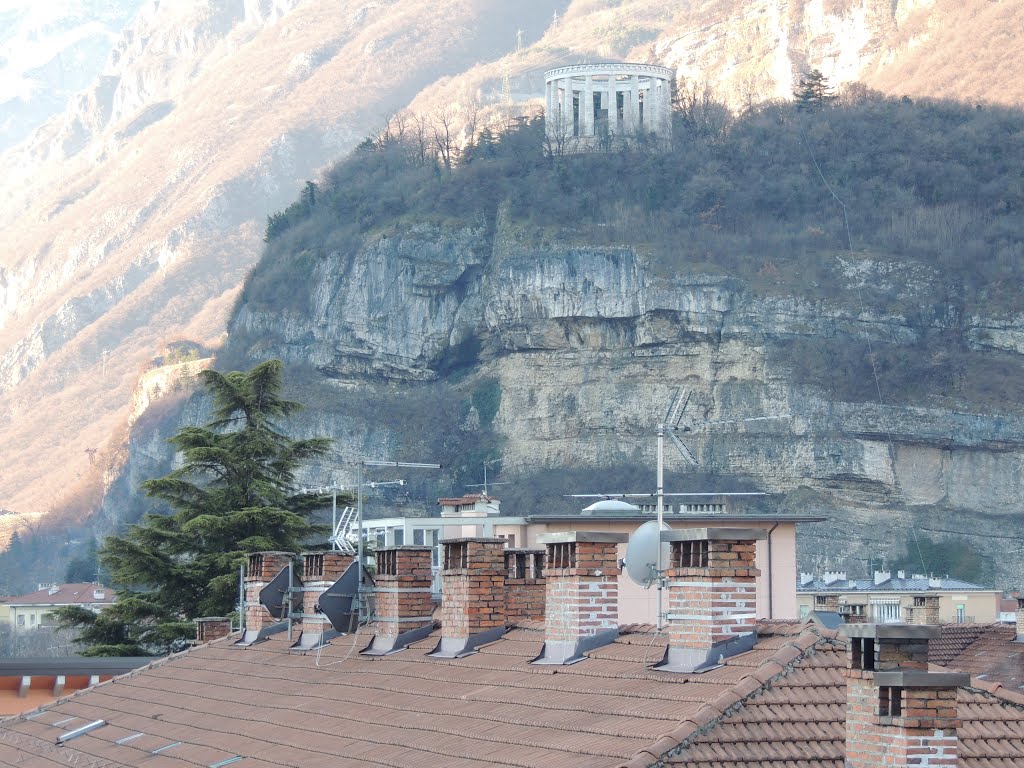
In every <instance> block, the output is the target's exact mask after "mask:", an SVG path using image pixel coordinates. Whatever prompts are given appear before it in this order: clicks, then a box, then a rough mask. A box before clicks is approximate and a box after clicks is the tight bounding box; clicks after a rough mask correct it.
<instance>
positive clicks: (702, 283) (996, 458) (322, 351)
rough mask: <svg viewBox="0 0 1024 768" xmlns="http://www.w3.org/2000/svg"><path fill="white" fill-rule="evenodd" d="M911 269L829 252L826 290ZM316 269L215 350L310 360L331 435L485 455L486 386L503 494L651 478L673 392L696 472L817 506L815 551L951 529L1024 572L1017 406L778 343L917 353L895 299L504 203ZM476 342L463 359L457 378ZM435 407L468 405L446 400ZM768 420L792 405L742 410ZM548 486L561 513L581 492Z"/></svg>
mask: <svg viewBox="0 0 1024 768" xmlns="http://www.w3.org/2000/svg"><path fill="white" fill-rule="evenodd" d="M920 270H921V267H920V266H919V265H918V266H914V267H912V266H910V265H900V264H894V263H882V262H872V261H867V260H865V261H860V260H856V261H850V262H846V263H843V264H837V268H836V271H835V275H834V276H835V279H836V280H838V281H840V284H839V285H838V286H837V294H838V295H843V294H847V295H848V294H850V293H852V292H855V291H856V290H857V288H858V286H864V285H869V286H874V287H872V288H868V289H867V290H868V291H869V293H871V294H873V293H874V291H875V290H878V291H881V292H885V291H887V290H888V287H891V285H893V284H897V285H900V286H902V287H901V288H900V290H901V291H903V292H904V296H903V298H904V299H905V300H906V302H908V303H910V304H912V303H913V301H914V300H915V298H917V299H918V300H923V298H924V296H923V295H922V296H916V297H915V292H916V291H922V292H923V291H924V290H925V289H924V288H920V287H918V288H915V286H923V285H926V284H927V281H922V280H921V275H920V273H919V272H920ZM309 286H310V292H309V296H308V299H309V302H310V305H309V306H310V311H309V312H308V313H301V314H300V313H294V314H287V313H286V314H285V315H280V314H278V313H265V312H261V311H259V310H258V309H257V308H256V305H254V304H247V305H244V306H243V307H242V309H241V311H240V312H239V314H238V316H237V317H236V320H235V322H234V324H233V325H232V327H231V334H230V342H229V348H228V353H229V354H230V355H231V356H232V359H233V360H235V361H243V360H245V359H246V358H248V360H250V361H252V362H255V361H257V360H259V359H263V358H265V357H267V356H270V355H276V356H280V357H282V358H283V359H286V360H289V361H290V362H292V363H293V364H294V365H295V366H296V367H298V368H301V369H302V370H305V371H307V374H305V375H307V376H308V375H310V374H309V366H310V365H312V366H314V367H315V369H316V371H315V373H314V374H312V375H313V378H314V379H316V380H317V381H318V382H319V385H320V386H321V387H323V392H325V393H327V394H325V395H324V397H323V399H322V400H317V398H316V397H314V398H313V403H314V407H313V408H312V409H311V411H310V413H309V414H307V416H306V417H304V421H303V427H302V429H303V431H305V432H308V433H310V434H315V433H317V432H318V431H319V432H320V433H327V434H331V435H332V436H335V437H336V438H338V439H339V444H340V445H341V446H343V447H342V448H341V451H342V453H343V454H346V455H347V456H348V457H349V458H351V457H352V456H353V455H363V456H370V457H374V458H395V456H393V455H392V452H393V451H396V450H397V451H403V450H404V451H407V452H408V451H409V450H414V451H420V452H422V453H423V454H424V455H426V454H427V453H430V454H432V455H434V456H435V457H437V456H438V455H442V456H443V459H442V460H444V461H449V460H454V461H455V462H459V461H463V462H464V461H471V460H473V459H475V458H477V457H479V455H480V453H479V451H477V452H474V450H468V449H467V446H476V445H477V443H476V442H475V441H477V440H478V439H479V432H480V429H479V428H480V423H479V414H474V413H472V411H473V408H472V406H470V405H469V403H470V401H471V398H472V395H473V393H475V392H479V391H480V388H481V387H482V386H485V385H486V386H491V387H494V382H497V392H498V395H499V399H500V405H499V406H498V407H497V410H496V412H495V413H494V414H493V419H492V421H491V422H490V424H486V425H484V431H487V428H488V427H491V428H493V430H494V432H495V433H496V436H497V439H496V441H495V442H494V443H493V444H489V445H490V448H491V450H492V451H494V453H493V454H488V455H496V456H500V458H501V461H502V472H503V474H502V479H510V480H513V481H514V483H515V485H516V486H518V488H519V490H515V489H513V490H507V489H503V490H504V491H505V493H503V494H502V495H503V496H504V497H506V498H507V499H509V501H507V502H506V507H508V506H509V504H512V503H514V499H515V498H517V497H518V496H519V495H520V494H521V490H522V488H523V487H526V486H529V485H530V484H531V483H533V482H535V480H536V479H537V478H539V477H540V476H541V475H543V474H544V472H545V470H566V471H568V472H573V471H576V472H578V471H579V470H589V471H590V474H589V476H588V475H587V474H586V473H584V474H583V475H579V474H576V475H573V482H575V483H577V484H579V483H582V482H588V483H589V485H588V486H586V487H568V486H565V485H563V486H560V487H559V488H557V489H553V490H555V493H569V492H593V491H617V490H622V489H620V488H618V487H615V488H612V487H605V486H606V482H611V480H610V479H609V478H610V477H611V476H612V474H611V471H613V470H614V468H615V467H617V466H622V465H631V466H640V467H643V468H644V471H645V472H646V474H644V472H641V474H640V475H639V477H642V478H644V479H643V480H642V481H641V482H642V483H643V484H644V487H642V488H636V489H630V490H650V489H649V488H648V487H647V486H651V485H653V476H654V466H653V459H654V440H653V430H654V427H655V424H656V423H657V421H658V420H659V419H660V418H661V416H662V413H663V412H664V409H665V408H666V406H667V404H668V402H669V398H670V395H671V392H672V390H673V389H674V388H675V387H682V388H684V389H686V390H687V391H688V392H689V393H690V398H689V401H688V404H687V407H686V409H685V410H684V412H683V417H682V420H681V422H680V431H681V432H680V433H681V434H683V435H684V439H685V441H686V442H687V443H688V444H689V446H690V448H691V449H692V450H693V452H694V454H695V455H696V456H697V458H698V460H699V462H700V465H701V467H700V470H701V471H703V472H706V473H710V474H712V475H717V476H718V480H717V482H719V483H721V482H722V481H723V480H728V479H732V480H736V479H740V480H742V481H744V482H747V483H749V484H753V485H754V486H756V487H758V488H760V489H763V490H766V491H770V492H772V493H773V494H777V495H776V496H775V497H774V498H773V500H772V501H771V502H770V504H771V505H773V506H776V507H777V508H781V509H786V510H788V511H791V512H793V511H799V512H805V513H820V514H823V515H826V516H828V517H829V521H828V522H827V523H823V524H820V525H808V526H804V528H803V530H802V531H801V537H802V540H801V547H800V556H801V565H802V567H803V568H804V569H805V570H808V569H810V568H811V567H815V566H817V567H822V566H826V565H828V566H835V567H848V568H849V569H850V570H851V571H855V572H856V571H860V570H862V569H863V567H864V566H863V564H864V562H865V560H866V559H867V558H868V557H875V558H878V557H886V556H888V557H890V558H892V557H898V556H900V555H901V554H902V548H903V546H904V544H905V542H907V541H908V539H909V538H910V537H912V536H921V537H929V538H934V539H938V540H941V539H947V538H948V537H951V536H952V537H954V538H955V540H956V541H959V542H962V544H963V545H964V546H970V547H975V548H977V549H978V550H979V551H981V552H983V553H984V554H985V555H986V556H987V557H990V558H992V563H993V571H992V573H993V576H994V577H995V578H996V580H997V583H999V584H1000V585H1011V584H1018V583H1021V580H1022V579H1024V572H1022V571H1021V568H1020V565H1019V562H1018V560H1017V559H1015V558H1007V557H1005V556H1004V553H1005V552H1006V551H1007V549H1008V547H1010V546H1011V544H1012V546H1019V544H1020V541H1019V539H1018V538H1017V537H1018V535H1019V533H1018V532H1017V531H1016V530H1015V529H1014V527H1013V521H1014V520H1015V519H1017V517H1018V516H1019V502H1018V499H1019V498H1020V497H1021V493H1022V492H1024V484H1022V481H1021V472H1020V469H1021V462H1022V460H1024V414H1021V413H1019V412H1018V410H1017V408H1016V405H1015V404H1007V407H1006V410H1005V411H1004V412H1001V413H992V412H986V411H985V410H984V409H979V408H978V407H976V406H975V407H972V406H971V405H970V404H969V403H965V402H956V403H953V402H945V403H943V402H941V401H938V400H935V401H928V400H926V401H924V402H918V403H916V404H913V405H911V404H907V403H906V402H896V401H893V400H887V399H885V398H882V399H881V400H879V399H878V398H876V397H870V398H865V399H861V398H857V399H856V400H844V399H843V397H842V396H841V395H837V392H836V391H834V390H833V389H832V388H831V387H830V386H829V385H828V382H827V381H811V380H808V377H807V376H806V375H804V374H802V372H801V370H799V366H800V365H802V364H803V362H802V361H801V360H799V359H798V358H796V357H794V356H793V355H792V354H791V352H789V351H787V350H788V349H789V346H790V345H791V344H794V343H799V342H801V341H806V340H820V339H826V340H828V343H829V344H832V345H835V346H837V347H843V346H845V345H847V344H850V343H863V342H874V343H877V344H879V345H881V344H892V343H893V341H894V339H895V340H898V341H897V343H898V344H901V345H903V346H904V348H905V355H906V356H907V359H908V360H909V359H910V358H911V357H913V356H914V355H916V354H918V353H917V352H915V344H916V341H917V336H918V334H919V331H918V330H915V329H914V328H913V327H912V326H911V325H908V323H907V320H906V318H905V317H903V316H902V315H901V314H898V313H895V312H888V313H887V312H884V311H879V310H871V311H869V312H865V311H863V309H862V308H859V307H851V306H850V305H849V304H848V303H843V302H839V301H836V302H829V301H823V300H820V299H812V298H801V297H794V296H772V295H768V294H765V293H764V292H759V291H756V290H753V289H752V288H751V286H749V285H747V284H746V283H745V282H744V281H742V280H740V279H737V278H735V277H729V276H725V275H715V274H700V273H691V274H678V275H674V276H671V277H665V276H664V275H663V274H661V272H660V271H659V270H657V269H655V268H654V266H653V265H652V264H651V263H650V262H649V260H648V259H647V258H646V257H645V256H644V254H643V253H640V252H637V251H636V250H635V249H633V248H629V247H588V246H576V247H564V246H559V245H556V244H550V243H549V244H540V245H538V244H536V243H535V242H534V238H533V237H532V236H531V237H527V236H526V233H525V232H524V231H522V230H521V229H520V228H518V227H517V226H515V225H513V224H511V223H508V222H505V224H503V225H501V226H499V227H498V230H497V232H496V233H492V234H488V232H487V231H485V230H484V229H479V230H476V229H472V228H465V229H456V230H450V231H447V230H444V229H439V228H436V227H430V226H420V227H417V228H414V229H412V230H411V231H408V232H405V233H403V234H401V235H400V236H392V237H386V238H383V237H382V238H380V239H377V240H375V241H373V242H370V243H368V244H367V245H366V247H365V248H364V249H363V250H362V251H360V252H359V253H358V254H356V255H355V256H349V257H342V256H341V255H338V254H328V255H327V256H326V257H324V258H323V259H322V260H321V261H320V262H319V263H318V265H317V266H316V268H315V270H314V273H313V274H312V275H311V279H310V280H309ZM887 286H888V287H887ZM869 299H870V297H869ZM903 306H906V304H903ZM1003 323H1009V324H1010V325H1012V326H1015V328H1016V329H1015V330H1012V331H1009V333H1010V335H1011V336H1014V337H1015V338H1016V339H1017V340H1018V341H1019V339H1020V337H1019V333H1020V331H1021V330H1022V328H1024V327H1022V326H1021V325H1020V324H1019V323H1018V322H1016V321H1013V320H1010V319H1008V318H1001V319H997V318H982V317H976V318H972V319H971V320H970V321H969V323H968V328H967V329H966V331H965V332H964V335H965V337H966V338H967V339H970V340H971V341H970V343H971V344H972V345H974V347H975V348H976V349H977V350H979V351H984V350H985V349H990V348H991V347H990V345H991V343H992V342H991V341H990V338H991V337H990V336H989V332H988V331H986V330H985V329H986V328H989V327H993V326H996V327H1002V326H1003ZM982 338H984V339H985V341H981V339H982ZM997 343H999V344H1003V343H1005V342H1002V341H1000V342H997ZM1013 343H1017V342H1016V341H1015V342H1013ZM467 349H471V350H473V351H472V352H471V353H469V354H468V356H464V357H463V358H462V362H463V363H467V364H468V369H465V370H463V371H461V372H457V373H455V374H454V375H453V373H452V369H451V367H450V366H451V363H452V361H453V360H457V359H459V355H460V354H464V353H465V351H466V350H467ZM466 370H469V371H470V372H469V375H468V377H466ZM396 387H397V389H396ZM841 388H842V387H841ZM397 393H401V395H400V396H401V397H404V398H405V399H406V400H407V405H408V408H409V409H410V411H416V410H417V408H418V406H419V407H420V408H421V409H424V410H429V409H431V408H434V409H435V418H434V421H433V427H434V428H435V429H436V432H437V434H438V435H446V437H445V439H444V440H441V439H436V440H432V439H431V437H430V436H429V435H427V436H425V435H423V434H422V433H421V434H418V435H417V437H416V438H415V439H416V440H417V441H418V442H416V443H415V444H411V443H410V434H409V433H410V432H413V431H416V430H415V429H412V428H411V426H410V423H409V421H408V419H410V418H413V417H410V416H409V415H408V414H406V415H402V414H399V413H397V412H396V411H395V408H396V407H397V406H396V405H395V398H396V397H397V396H399V395H398V394H397ZM442 402H448V403H449V404H451V403H452V402H456V403H458V402H462V403H463V404H464V405H463V408H462V409H461V410H460V409H458V408H454V409H450V410H449V411H448V412H444V411H443V409H442V408H441V406H440V405H439V404H440V403H442ZM417 404H418V405H417ZM773 415H774V416H783V418H778V419H773V420H763V419H762V420H757V421H742V420H743V419H746V418H749V417H763V416H773ZM485 418H487V415H486V414H485ZM416 429H419V430H422V425H420V424H419V423H417V425H416ZM428 431H429V430H428ZM406 455H409V454H408V453H404V454H403V456H406ZM674 459H676V460H674ZM677 459H678V457H677V456H675V454H674V452H673V454H672V456H670V457H669V467H670V469H675V470H678V471H680V472H683V465H682V463H681V462H679V461H678V460H677ZM318 471H319V472H321V473H322V472H323V471H324V470H322V469H321V470H318ZM327 471H333V472H335V473H340V474H336V475H335V476H333V479H334V480H340V481H345V480H350V479H351V478H348V477H347V475H346V472H345V471H344V470H343V469H341V470H339V469H334V470H327ZM687 477H688V476H687V475H686V474H685V472H683V473H682V474H677V475H676V476H675V483H676V484H677V485H678V487H675V488H672V489H671V490H689V491H693V490H703V488H698V487H695V486H694V485H692V484H691V483H692V482H694V481H693V480H688V479H687ZM701 482H705V480H704V478H703V476H702V479H701ZM554 502H555V504H554V506H555V507H556V508H560V509H562V510H563V511H564V509H565V505H566V504H569V505H571V504H572V503H573V502H571V501H569V500H564V499H555V500H554ZM508 511H510V512H512V511H524V510H512V509H511V508H509V509H508ZM912 528H913V532H911V529H912Z"/></svg>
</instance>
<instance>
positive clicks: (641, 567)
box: [623, 520, 672, 588]
mask: <svg viewBox="0 0 1024 768" xmlns="http://www.w3.org/2000/svg"><path fill="white" fill-rule="evenodd" d="M670 530H672V529H671V527H670V526H669V525H668V524H667V523H662V524H661V529H660V530H659V529H658V521H657V520H648V521H647V522H646V523H644V524H643V525H641V526H640V527H639V528H637V529H636V530H635V531H633V535H632V536H630V537H629V544H627V545H626V557H625V558H624V559H623V566H624V568H625V570H626V575H627V576H629V578H630V579H632V580H633V581H635V582H636V583H637V584H639V585H640V586H642V587H645V588H646V587H650V586H651V584H653V583H654V582H656V581H657V580H658V566H657V563H658V547H659V546H660V547H661V567H662V568H664V567H665V565H666V563H668V559H669V555H670V554H671V548H670V547H669V545H668V544H663V543H662V542H661V531H670Z"/></svg>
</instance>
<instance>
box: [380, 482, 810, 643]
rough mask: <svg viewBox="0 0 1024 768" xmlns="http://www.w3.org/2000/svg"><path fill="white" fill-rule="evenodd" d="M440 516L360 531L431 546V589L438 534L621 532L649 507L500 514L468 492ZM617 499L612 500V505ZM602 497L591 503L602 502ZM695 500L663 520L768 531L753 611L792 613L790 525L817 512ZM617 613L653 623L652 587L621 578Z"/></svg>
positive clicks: (514, 538)
mask: <svg viewBox="0 0 1024 768" xmlns="http://www.w3.org/2000/svg"><path fill="white" fill-rule="evenodd" d="M438 501H439V504H440V506H441V510H442V512H441V517H392V518H383V519H377V520H367V521H365V522H364V525H363V527H364V531H365V535H366V538H367V541H368V542H369V543H370V546H371V548H374V547H375V548H381V547H390V546H403V545H405V546H409V545H412V546H427V547H430V548H431V550H432V567H433V570H434V573H435V592H436V593H439V592H440V580H439V574H440V571H441V568H442V565H443V562H442V544H441V542H442V541H443V540H444V539H450V538H456V537H470V536H484V537H497V538H503V539H505V540H506V542H507V546H508V547H510V548H536V547H538V546H539V541H540V539H541V537H542V536H544V535H546V534H551V533H559V532H565V531H571V530H575V529H576V528H579V526H580V525H581V524H582V523H585V524H586V527H587V529H588V530H591V531H596V532H602V533H621V534H625V535H626V536H629V535H630V534H632V533H633V532H634V531H635V530H636V529H637V528H639V527H640V526H641V525H643V524H644V523H646V522H648V521H650V520H652V519H654V518H655V515H656V512H655V510H654V509H653V507H652V506H648V507H646V508H638V507H633V506H631V505H628V504H625V505H621V507H622V508H618V509H616V508H610V509H591V510H589V511H584V512H582V513H577V514H564V515H524V516H511V515H502V514H500V512H499V502H498V500H497V499H495V498H493V497H486V500H481V499H480V498H479V497H478V495H476V494H471V495H467V496H465V497H462V498H459V499H439V500H438ZM616 504H618V502H611V506H613V507H614V506H615V505H616ZM601 505H602V502H599V503H598V504H595V505H593V507H600V506H601ZM692 506H694V505H693V504H689V503H685V504H680V505H678V506H677V507H670V508H669V510H668V511H667V512H666V514H665V522H666V523H667V524H668V525H670V526H671V527H672V528H673V529H684V528H699V527H701V526H706V525H708V524H709V523H711V522H713V523H714V524H715V525H729V526H734V527H741V528H754V529H760V530H764V531H767V532H768V534H767V535H766V537H765V538H764V539H763V540H758V541H757V542H756V545H755V546H756V565H757V567H758V568H759V569H760V570H761V572H762V573H763V574H764V576H765V577H764V578H763V579H760V580H759V581H758V583H757V585H756V588H755V591H756V599H757V615H758V617H760V618H772V619H795V618H797V613H798V607H797V592H796V579H795V574H796V526H797V524H798V523H815V522H820V521H821V520H822V519H823V518H820V517H813V516H806V515H787V516H776V515H760V514H752V513H742V512H731V511H725V512H722V511H720V510H723V509H725V510H728V509H729V508H730V505H729V504H728V502H727V497H721V498H718V497H715V498H713V499H710V500H709V502H708V503H707V504H705V505H703V506H707V507H708V508H709V509H713V510H714V511H713V512H698V513H695V512H692V511H690V507H692ZM627 547H628V545H627V544H626V543H621V544H619V545H618V557H619V558H623V557H625V556H626V550H627ZM619 603H620V607H619V613H620V617H621V619H622V620H623V621H624V622H636V623H654V622H655V621H656V617H657V590H656V589H653V588H646V589H645V588H644V587H641V586H640V585H638V584H635V583H634V582H632V581H630V580H629V579H623V580H622V581H621V583H620V585H619Z"/></svg>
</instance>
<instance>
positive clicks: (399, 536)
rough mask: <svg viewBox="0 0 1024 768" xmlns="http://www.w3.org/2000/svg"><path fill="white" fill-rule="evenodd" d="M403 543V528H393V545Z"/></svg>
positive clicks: (399, 545) (397, 545)
mask: <svg viewBox="0 0 1024 768" xmlns="http://www.w3.org/2000/svg"><path fill="white" fill-rule="evenodd" d="M404 544H405V529H404V528H395V546H396V547H401V546H402V545H404Z"/></svg>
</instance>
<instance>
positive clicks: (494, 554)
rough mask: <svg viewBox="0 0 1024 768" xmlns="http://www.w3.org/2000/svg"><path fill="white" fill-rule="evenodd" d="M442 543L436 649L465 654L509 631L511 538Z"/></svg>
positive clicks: (448, 655) (452, 654)
mask: <svg viewBox="0 0 1024 768" xmlns="http://www.w3.org/2000/svg"><path fill="white" fill-rule="evenodd" d="M441 543H442V544H443V545H444V563H443V566H442V570H441V593H442V594H441V640H440V641H439V642H438V644H437V647H436V648H434V650H433V652H432V653H431V654H430V655H431V656H437V657H440V658H448V659H453V658H461V657H462V656H468V655H469V654H471V653H474V652H475V650H476V648H477V646H480V645H483V644H485V643H490V642H493V641H494V640H497V639H498V638H499V637H501V636H502V635H503V634H505V539H499V538H463V539H446V540H444V541H442V542H441Z"/></svg>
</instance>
